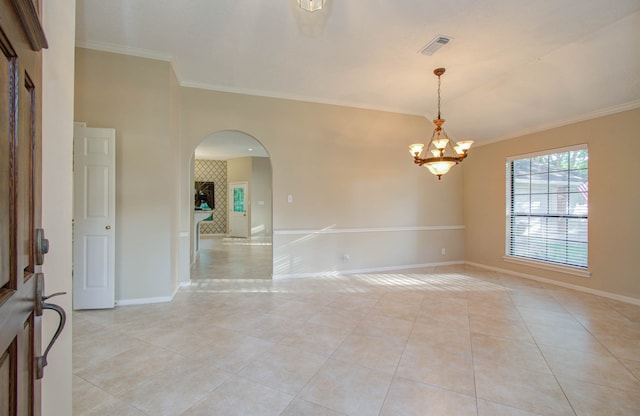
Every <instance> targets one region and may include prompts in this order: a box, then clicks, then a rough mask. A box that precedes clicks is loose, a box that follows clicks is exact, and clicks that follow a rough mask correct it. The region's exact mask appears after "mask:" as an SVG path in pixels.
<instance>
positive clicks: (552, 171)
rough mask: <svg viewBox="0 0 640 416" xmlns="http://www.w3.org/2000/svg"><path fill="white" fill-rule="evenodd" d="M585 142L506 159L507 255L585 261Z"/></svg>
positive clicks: (578, 264) (570, 262)
mask: <svg viewBox="0 0 640 416" xmlns="http://www.w3.org/2000/svg"><path fill="white" fill-rule="evenodd" d="M588 163H589V153H588V150H587V147H586V145H580V146H573V147H570V148H563V149H555V150H551V151H549V152H544V153H536V154H529V155H522V156H517V157H514V158H509V159H508V160H507V227H506V228H507V235H506V255H507V256H513V257H520V258H525V259H531V260H539V261H544V262H550V263H555V264H561V265H566V266H572V267H579V268H585V269H586V268H587V266H588V221H589V209H588V202H589V181H588Z"/></svg>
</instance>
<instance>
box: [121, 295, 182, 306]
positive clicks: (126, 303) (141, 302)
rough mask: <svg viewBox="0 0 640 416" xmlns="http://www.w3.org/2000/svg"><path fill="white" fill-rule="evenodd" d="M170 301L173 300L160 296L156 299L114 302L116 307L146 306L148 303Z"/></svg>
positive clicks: (171, 297) (170, 297) (169, 297)
mask: <svg viewBox="0 0 640 416" xmlns="http://www.w3.org/2000/svg"><path fill="white" fill-rule="evenodd" d="M172 300H173V296H161V297H157V298H138V299H120V300H116V306H132V305H146V304H148V303H164V302H171V301H172Z"/></svg>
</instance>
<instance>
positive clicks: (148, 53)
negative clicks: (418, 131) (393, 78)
mask: <svg viewBox="0 0 640 416" xmlns="http://www.w3.org/2000/svg"><path fill="white" fill-rule="evenodd" d="M76 47H79V48H85V49H93V50H97V51H103V52H111V53H118V54H121V55H129V56H136V57H138V58H148V59H156V60H159V61H165V62H169V63H171V67H172V68H173V72H175V74H176V78H177V79H178V83H179V84H180V86H181V87H185V88H197V89H201V90H209V91H219V92H228V93H233V94H243V95H253V96H256V97H266V98H279V99H282V100H292V101H302V102H306V103H313V104H325V105H335V106H340V107H352V108H359V109H362V110H372V111H383V112H385V113H398V114H406V115H413V116H424V115H423V114H419V113H410V112H407V111H405V110H403V109H401V108H397V107H386V106H371V105H366V104H362V103H357V102H352V101H344V100H332V99H328V98H320V97H311V96H304V95H297V94H288V93H281V92H275V91H265V90H256V89H251V88H241V87H231V86H228V85H217V84H205V83H201V82H195V81H189V80H183V79H182V75H181V73H180V65H179V62H178V60H177V59H176V58H175V57H174V56H172V55H168V54H163V53H160V52H157V51H152V50H149V49H141V48H132V47H129V46H127V47H123V46H120V45H115V44H112V43H107V42H93V41H76Z"/></svg>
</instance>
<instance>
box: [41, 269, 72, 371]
mask: <svg viewBox="0 0 640 416" xmlns="http://www.w3.org/2000/svg"><path fill="white" fill-rule="evenodd" d="M36 279H37V280H36V316H41V315H42V313H43V311H44V310H45V309H51V310H53V311H55V312H56V313H57V314H58V317H59V318H60V321H59V322H58V328H57V329H56V332H55V334H53V337H52V338H51V341H49V345H47V348H46V349H45V350H44V354H42V355H40V356H38V357H36V379H37V380H40V379H41V378H42V377H43V376H44V368H45V367H46V366H47V364H48V363H47V356H48V355H49V351H50V350H51V347H53V344H55V343H56V341H57V340H58V337H59V336H60V334H61V333H62V330H63V329H64V327H65V325H66V323H67V314H66V312H65V311H64V309H63V308H62V306H60V305H56V304H54V303H48V302H45V301H46V300H47V299H50V298H52V297H54V296H61V295H66V294H67V292H57V293H54V294H52V295H49V296H43V295H42V291H43V290H44V274H42V273H37V275H36Z"/></svg>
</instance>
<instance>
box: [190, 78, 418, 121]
mask: <svg viewBox="0 0 640 416" xmlns="http://www.w3.org/2000/svg"><path fill="white" fill-rule="evenodd" d="M180 86H181V87H186V88H196V89H200V90H209V91H218V92H227V93H232V94H243V95H250V96H253V97H266V98H278V99H281V100H291V101H301V102H305V103H312V104H326V105H336V106H340V107H351V108H359V109H363V110H373V111H383V112H385V113H398V114H406V115H412V116H420V117H425V115H424V114H421V113H418V112H410V111H409V110H407V109H406V108H398V107H387V106H376V105H370V104H366V103H359V102H354V101H347V100H335V99H330V98H324V97H312V96H306V95H298V94H292V93H286V92H276V91H267V90H257V89H253V88H243V87H237V86H230V85H219V84H206V83H202V82H195V81H189V80H184V81H181V82H180ZM427 118H430V117H427Z"/></svg>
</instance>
